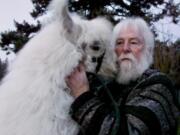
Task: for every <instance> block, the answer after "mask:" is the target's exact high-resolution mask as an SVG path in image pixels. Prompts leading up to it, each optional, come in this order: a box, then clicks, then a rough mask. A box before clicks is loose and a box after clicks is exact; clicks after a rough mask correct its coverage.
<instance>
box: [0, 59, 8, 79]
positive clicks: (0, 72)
mask: <svg viewBox="0 0 180 135" xmlns="http://www.w3.org/2000/svg"><path fill="white" fill-rule="evenodd" d="M6 70H7V62H2V61H1V60H0V81H1V80H2V78H3V77H4V75H5V73H6Z"/></svg>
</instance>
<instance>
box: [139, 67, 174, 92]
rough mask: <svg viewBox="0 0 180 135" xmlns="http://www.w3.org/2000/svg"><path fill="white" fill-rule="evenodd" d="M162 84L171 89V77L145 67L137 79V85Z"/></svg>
mask: <svg viewBox="0 0 180 135" xmlns="http://www.w3.org/2000/svg"><path fill="white" fill-rule="evenodd" d="M154 84H162V85H165V86H166V87H167V88H169V89H173V87H174V85H173V82H172V81H171V79H170V78H169V77H168V76H167V75H166V74H165V73H162V72H160V71H159V70H156V69H147V70H146V71H145V72H144V73H143V74H142V76H141V77H140V78H139V80H138V87H143V86H148V85H154Z"/></svg>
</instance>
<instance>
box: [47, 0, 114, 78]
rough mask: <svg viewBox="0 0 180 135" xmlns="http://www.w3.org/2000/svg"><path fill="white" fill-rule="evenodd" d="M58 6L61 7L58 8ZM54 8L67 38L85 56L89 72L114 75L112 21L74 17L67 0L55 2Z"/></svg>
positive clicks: (100, 18)
mask: <svg viewBox="0 0 180 135" xmlns="http://www.w3.org/2000/svg"><path fill="white" fill-rule="evenodd" d="M63 1H64V3H63ZM53 2H54V3H53ZM58 4H59V5H61V7H59V8H57V5H58ZM63 4H64V6H62V5H63ZM53 6H54V7H55V8H54V14H56V16H59V21H60V22H61V25H62V26H63V29H64V30H63V31H65V32H64V34H65V37H66V38H67V39H68V40H69V41H70V42H72V43H73V44H74V45H75V46H77V50H78V51H80V52H81V53H82V54H83V58H84V63H85V66H86V69H87V71H88V72H94V73H95V72H96V73H97V72H98V71H100V73H102V74H106V75H108V74H109V75H110V74H111V75H112V73H113V72H114V71H115V68H114V67H115V66H114V61H115V60H114V53H113V50H112V47H111V46H110V39H111V36H112V29H113V26H112V24H111V23H110V21H108V20H107V19H105V18H102V17H98V18H95V19H92V20H85V19H82V18H81V17H80V16H78V15H72V14H70V13H69V11H68V9H67V1H66V0H53V1H52V3H51V5H50V7H51V9H53Z"/></svg>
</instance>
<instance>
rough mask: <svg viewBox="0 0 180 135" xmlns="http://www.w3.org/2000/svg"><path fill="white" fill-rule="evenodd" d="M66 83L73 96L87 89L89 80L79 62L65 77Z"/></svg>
mask: <svg viewBox="0 0 180 135" xmlns="http://www.w3.org/2000/svg"><path fill="white" fill-rule="evenodd" d="M66 83H67V85H68V87H69V88H70V89H71V94H72V96H74V97H75V98H76V97H78V96H80V95H81V94H82V93H84V92H86V91H88V90H89V82H88V79H87V76H86V72H85V67H84V65H83V64H79V65H78V67H77V68H75V69H74V71H73V72H72V73H71V74H70V75H69V76H68V77H67V78H66Z"/></svg>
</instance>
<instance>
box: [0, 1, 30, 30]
mask: <svg viewBox="0 0 180 135" xmlns="http://www.w3.org/2000/svg"><path fill="white" fill-rule="evenodd" d="M32 9H33V5H32V3H31V0H0V32H2V31H5V30H8V29H12V28H14V23H13V20H16V21H18V22H22V21H23V20H27V21H32V20H33V18H32V17H31V16H30V14H29V13H30V12H31V11H32Z"/></svg>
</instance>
